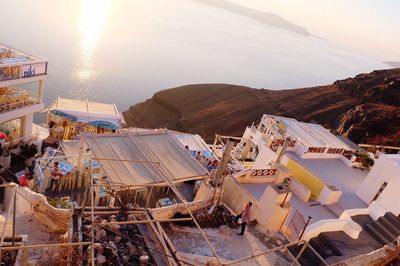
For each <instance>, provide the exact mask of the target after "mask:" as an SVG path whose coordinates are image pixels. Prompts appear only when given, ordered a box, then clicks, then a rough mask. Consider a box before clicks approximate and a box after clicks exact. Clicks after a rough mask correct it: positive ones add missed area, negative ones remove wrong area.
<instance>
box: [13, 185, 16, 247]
mask: <svg viewBox="0 0 400 266" xmlns="http://www.w3.org/2000/svg"><path fill="white" fill-rule="evenodd" d="M14 189H15V193H14V206H13V227H12V245H13V246H14V243H15V216H16V212H17V186H15V187H14Z"/></svg>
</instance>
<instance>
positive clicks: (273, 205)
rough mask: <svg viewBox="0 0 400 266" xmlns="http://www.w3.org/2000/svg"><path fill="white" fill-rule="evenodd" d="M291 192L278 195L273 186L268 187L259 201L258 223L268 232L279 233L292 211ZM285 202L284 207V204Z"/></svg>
mask: <svg viewBox="0 0 400 266" xmlns="http://www.w3.org/2000/svg"><path fill="white" fill-rule="evenodd" d="M291 196H292V193H291V192H286V193H278V192H277V191H276V190H275V189H274V188H273V187H272V186H268V187H267V189H266V190H265V192H264V194H263V195H262V196H261V199H260V201H259V213H258V215H257V217H256V219H257V222H258V223H259V224H260V225H261V226H262V227H263V228H264V229H265V230H267V231H277V230H279V229H280V228H281V226H282V224H283V223H284V222H285V219H286V217H287V216H288V214H289V212H290V211H291V209H292V207H291V205H290V198H291ZM283 201H285V204H284V206H283V207H282V206H281V204H282V202H283Z"/></svg>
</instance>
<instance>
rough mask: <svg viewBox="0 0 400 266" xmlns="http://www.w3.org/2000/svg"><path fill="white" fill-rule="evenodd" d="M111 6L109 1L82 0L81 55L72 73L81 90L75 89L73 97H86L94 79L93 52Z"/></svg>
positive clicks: (80, 22) (80, 24)
mask: <svg viewBox="0 0 400 266" xmlns="http://www.w3.org/2000/svg"><path fill="white" fill-rule="evenodd" d="M110 6H111V0H82V11H81V12H82V13H81V17H80V21H79V29H80V32H81V34H82V41H81V53H80V56H79V59H78V61H77V63H76V65H75V68H74V71H73V74H72V76H73V78H74V79H75V80H77V81H78V82H79V84H80V85H81V88H76V89H75V90H74V91H73V92H72V93H73V94H74V96H83V97H86V95H87V92H88V90H89V89H90V84H91V81H93V80H94V79H95V77H96V71H95V63H94V62H95V50H96V46H97V44H98V42H99V39H100V36H101V34H102V33H103V31H104V27H105V25H106V23H107V18H108V14H109V10H110Z"/></svg>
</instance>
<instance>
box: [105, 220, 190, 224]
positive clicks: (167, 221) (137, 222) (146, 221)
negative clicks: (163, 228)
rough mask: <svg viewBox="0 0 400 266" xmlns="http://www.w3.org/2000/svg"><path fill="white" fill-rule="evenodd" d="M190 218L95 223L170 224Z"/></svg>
mask: <svg viewBox="0 0 400 266" xmlns="http://www.w3.org/2000/svg"><path fill="white" fill-rule="evenodd" d="M192 220H193V219H192V218H174V219H154V220H151V219H150V220H133V221H119V222H105V223H97V224H99V225H111V224H146V223H157V222H158V223H170V222H184V221H192Z"/></svg>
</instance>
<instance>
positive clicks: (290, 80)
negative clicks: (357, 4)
mask: <svg viewBox="0 0 400 266" xmlns="http://www.w3.org/2000/svg"><path fill="white" fill-rule="evenodd" d="M0 2H3V3H2V5H1V9H2V12H1V18H0V21H1V24H2V25H1V27H0V43H3V44H6V45H9V46H12V47H14V48H17V49H20V50H23V51H26V52H29V53H32V54H37V55H40V56H43V57H46V58H48V60H49V66H48V73H49V77H48V80H47V81H46V82H45V103H46V104H50V103H51V102H52V101H53V100H54V99H55V98H56V97H57V96H62V97H70V98H82V99H86V98H88V99H89V100H92V101H100V102H109V103H112V102H113V103H116V105H117V107H118V108H119V110H121V111H123V110H127V109H128V108H129V106H131V105H132V104H135V103H137V102H140V101H143V100H145V99H147V98H150V97H151V96H152V95H153V94H154V93H155V92H157V91H159V90H161V89H165V88H171V87H175V86H181V85H185V84H194V83H230V84H238V85H245V86H250V87H254V88H266V89H287V88H298V87H307V86H315V85H323V84H328V83H332V82H334V81H335V80H337V79H341V78H346V77H349V76H353V75H355V74H358V73H362V72H368V71H371V70H374V69H380V68H385V67H386V66H385V65H384V64H382V63H381V62H379V61H377V60H375V59H371V58H368V57H365V56H361V55H358V54H356V53H354V52H351V51H349V50H347V49H345V48H344V47H342V46H340V45H338V44H335V43H333V42H331V41H329V40H326V39H322V38H319V37H316V36H313V35H311V36H304V35H300V34H297V33H294V32H291V31H287V30H283V29H278V28H275V27H272V26H269V25H266V24H263V23H260V22H257V21H255V20H253V19H251V18H248V17H244V16H242V15H239V14H235V13H231V12H230V11H227V10H224V9H220V8H217V7H213V6H207V5H205V4H201V3H198V2H197V1H192V0H151V1H150V0H12V1H6V0H1V1H0Z"/></svg>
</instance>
